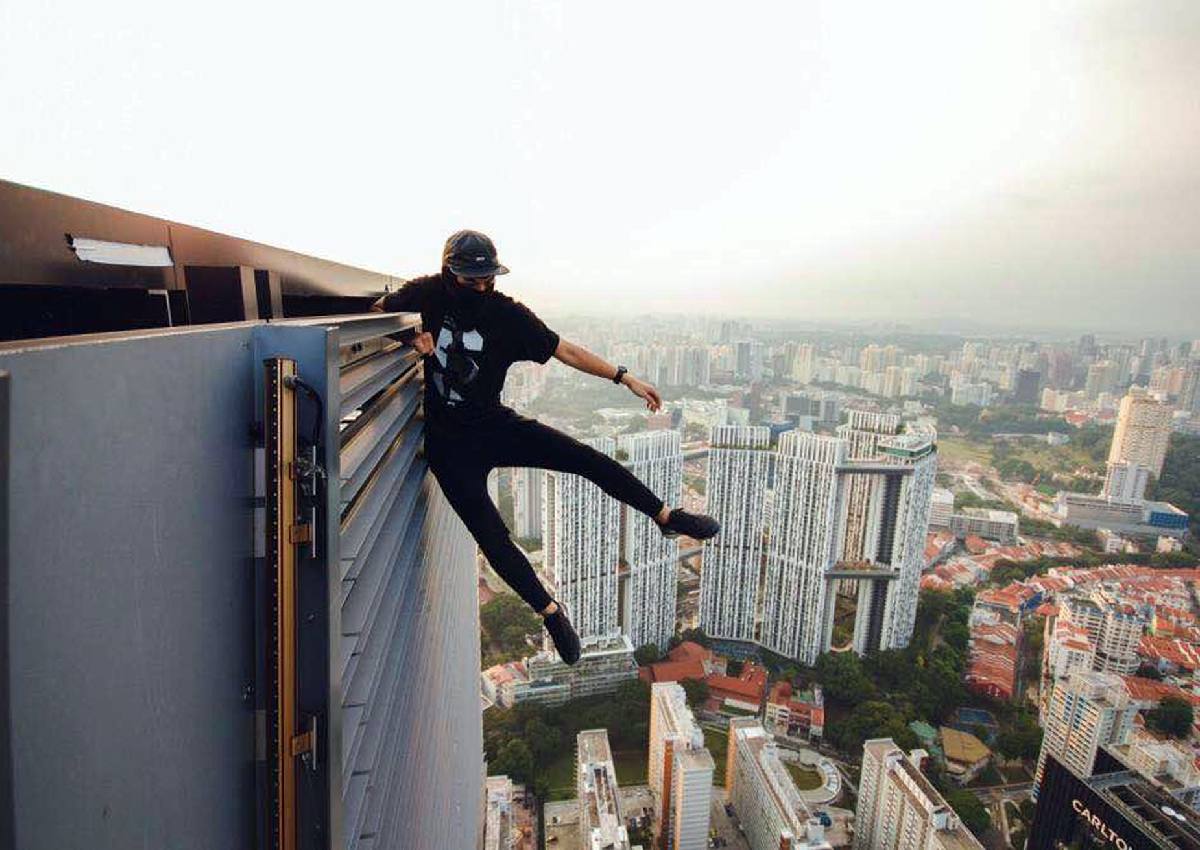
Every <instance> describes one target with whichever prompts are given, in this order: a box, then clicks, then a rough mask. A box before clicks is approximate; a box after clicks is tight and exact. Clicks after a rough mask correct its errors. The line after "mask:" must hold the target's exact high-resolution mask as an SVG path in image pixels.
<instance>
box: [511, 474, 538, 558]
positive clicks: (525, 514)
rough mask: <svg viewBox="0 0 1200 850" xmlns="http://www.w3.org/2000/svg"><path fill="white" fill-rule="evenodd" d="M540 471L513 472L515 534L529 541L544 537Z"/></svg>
mask: <svg viewBox="0 0 1200 850" xmlns="http://www.w3.org/2000/svg"><path fill="white" fill-rule="evenodd" d="M544 478H545V473H544V472H543V471H542V470H540V469H529V468H527V467H518V468H516V469H514V470H512V499H513V534H515V535H516V536H517V537H523V538H525V539H527V540H529V539H536V538H540V537H541V536H542V484H543V483H544Z"/></svg>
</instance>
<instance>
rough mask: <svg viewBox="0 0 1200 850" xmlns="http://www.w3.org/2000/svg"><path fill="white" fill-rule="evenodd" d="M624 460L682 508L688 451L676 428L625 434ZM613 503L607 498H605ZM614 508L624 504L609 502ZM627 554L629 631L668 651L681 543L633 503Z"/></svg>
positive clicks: (639, 641)
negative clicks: (681, 444) (635, 507)
mask: <svg viewBox="0 0 1200 850" xmlns="http://www.w3.org/2000/svg"><path fill="white" fill-rule="evenodd" d="M618 457H621V458H622V459H623V460H624V462H625V464H626V465H627V466H628V467H629V469H630V470H631V471H632V472H633V474H634V475H636V476H637V477H638V478H640V479H641V480H642V481H643V482H645V484H646V486H647V487H649V488H650V489H651V490H653V491H654V492H655V493H656V494H657V495H658V496H659V497H660V498H662V499H663V500H664V501H666V503H667V504H668V505H678V504H679V500H680V497H681V493H682V489H683V453H682V451H681V449H680V438H679V432H678V431H674V430H664V431H648V432H645V433H641V434H623V435H621V437H620V438H619V440H618ZM605 498H606V499H607V497H605ZM607 500H608V501H609V502H611V503H612V504H613V505H614V506H618V505H619V503H618V502H616V501H614V500H613V499H607ZM620 510H622V511H624V522H623V523H622V527H623V532H622V540H621V544H622V545H621V552H622V554H623V556H624V557H623V559H624V562H625V565H626V567H627V568H628V570H629V577H628V580H627V582H626V586H625V590H624V592H625V600H624V613H625V616H624V618H623V623H622V625H623V630H624V631H625V632H626V633H627V634H628V635H629V640H630V642H632V643H633V645H634V647H639V646H643V645H645V644H647V643H653V644H655V645H657V646H658V647H659V649H666V647H667V642H668V641H669V640H670V639H671V635H673V634H675V598H676V565H677V562H678V560H679V544H678V541H676V540H675V539H673V538H668V537H663V535H662V532H661V531H660V530H659V528H658V524H657V523H655V522H654V520H653V519H651V518H650V517H648V516H645V515H643V514H641V513H639V512H637V511H635V510H634V509H632V508H630V507H629V506H627V505H620Z"/></svg>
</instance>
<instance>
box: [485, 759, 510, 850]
mask: <svg viewBox="0 0 1200 850" xmlns="http://www.w3.org/2000/svg"><path fill="white" fill-rule="evenodd" d="M484 793H485V795H486V802H485V806H486V809H485V813H484V828H483V850H513V826H514V823H515V820H514V817H513V784H512V780H511V779H509V778H508V777H507V776H489V777H488V778H487V783H486V786H485V789H484Z"/></svg>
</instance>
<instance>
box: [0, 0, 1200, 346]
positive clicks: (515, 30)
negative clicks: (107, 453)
mask: <svg viewBox="0 0 1200 850" xmlns="http://www.w3.org/2000/svg"><path fill="white" fill-rule="evenodd" d="M0 177H2V178H4V179H9V180H14V181H17V182H20V183H26V184H30V185H34V186H38V187H41V188H45V189H51V190H54V191H58V192H63V193H65V194H70V195H75V196H79V197H84V198H88V199H91V200H96V201H101V202H104V203H108V204H112V205H115V206H119V207H125V208H128V209H133V210H137V211H139V212H145V213H150V214H153V215H156V216H161V217H164V218H170V219H174V220H178V221H183V222H186V223H188V224H195V225H199V226H202V227H208V228H211V229H214V230H218V231H221V232H225V233H231V234H234V235H237V236H241V237H244V238H249V239H255V240H258V241H261V242H266V243H269V244H272V245H279V246H281V247H286V248H291V249H293V250H297V251H301V252H303V253H307V254H315V255H318V256H323V257H327V258H329V259H333V260H337V261H340V262H345V263H350V264H353V265H359V266H363V267H366V268H370V269H373V270H376V271H381V272H387V273H392V274H398V275H401V276H405V277H408V276H414V275H417V274H423V273H427V272H430V271H435V270H436V268H437V266H438V264H439V259H440V251H441V245H442V243H443V241H444V240H445V238H446V236H447V235H448V234H449V233H451V232H452V231H454V230H457V229H459V228H463V227H470V228H475V229H479V230H483V231H485V232H487V233H488V234H490V235H491V236H492V237H493V238H494V239H495V241H496V243H497V246H498V249H499V252H500V258H501V260H502V261H503V262H505V263H506V264H507V265H508V266H509V267H510V268H511V269H512V273H511V274H510V275H508V276H507V277H505V278H501V279H500V280H499V281H498V286H499V288H500V289H502V290H503V291H507V292H509V293H510V294H513V295H514V296H515V297H518V298H520V299H521V300H523V301H525V302H526V303H527V304H529V305H530V306H532V307H534V308H535V309H536V310H538V311H539V312H543V311H544V312H546V313H555V312H564V311H575V312H595V313H613V312H628V313H639V314H640V313H647V312H658V311H679V312H704V313H712V314H717V313H720V314H728V315H742V316H763V317H774V318H785V319H798V320H815V321H822V320H830V321H848V320H849V321H858V320H861V321H899V322H910V323H912V322H915V323H918V324H922V323H924V324H928V325H929V326H930V327H937V326H940V325H942V324H945V323H956V324H957V326H959V327H961V326H962V325H963V324H964V323H965V324H968V325H969V324H970V323H971V322H976V321H978V322H980V323H983V322H986V323H988V324H989V325H992V326H995V325H998V324H999V325H1005V324H1011V325H1012V326H1014V327H1022V326H1030V327H1038V328H1054V327H1061V328H1064V329H1068V328H1069V329H1092V330H1097V331H1113V332H1128V333H1134V334H1136V333H1155V334H1165V335H1170V336H1172V337H1178V338H1188V337H1197V336H1200V3H1197V2H1195V0H1153V2H1137V1H1136V0H1129V2H1109V0H1079V2H1046V0H1034V1H1033V2H1025V0H1005V2H994V3H962V2H947V3H903V4H898V3H890V2H889V3H847V2H827V3H826V2H805V0H792V2H784V3H773V2H761V3H742V4H732V3H728V2H724V3H705V2H696V1H695V0H693V2H674V0H653V1H652V2H647V0H641V2H624V0H612V1H611V2H605V3H587V2H579V0H576V2H573V3H566V2H563V3H553V2H513V1H512V0H509V2H503V1H502V2H491V3H484V2H477V3H465V2H439V3H412V2H392V3H387V4H382V3H381V4H365V3H339V4H333V3H320V4H305V3H299V2H288V3H269V2H245V1H244V0H243V2H239V3H230V2H225V0H213V1H212V2H205V3H191V4H186V5H184V4H162V3H150V2H143V3H138V2H128V0H111V2H105V3H95V2H88V3H74V2H58V3H53V4H47V3H34V2H28V0H2V2H0ZM0 238H2V237H0Z"/></svg>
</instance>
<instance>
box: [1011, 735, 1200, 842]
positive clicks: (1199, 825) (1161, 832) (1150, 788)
mask: <svg viewBox="0 0 1200 850" xmlns="http://www.w3.org/2000/svg"><path fill="white" fill-rule="evenodd" d="M1131 767H1133V768H1134V769H1133V770H1131V769H1130V768H1131ZM1037 799H1038V806H1037V811H1036V813H1035V814H1034V818H1033V823H1032V824H1031V825H1030V829H1029V841H1028V843H1027V844H1026V845H1025V846H1026V848H1027V850H1059V848H1063V847H1071V848H1075V847H1081V848H1083V847H1086V848H1117V850H1120V848H1139V850H1140V848H1143V847H1145V848H1178V850H1200V816H1197V814H1196V812H1194V811H1192V810H1191V809H1188V808H1187V807H1186V806H1184V805H1183V804H1181V803H1180V802H1179V801H1178V800H1177V799H1176V798H1175V797H1174V796H1172V795H1171V794H1170V793H1168V791H1167V789H1166V788H1165V787H1163V786H1160V785H1159V784H1158V783H1157V782H1155V781H1153V780H1151V779H1148V778H1146V777H1145V776H1144V775H1142V774H1141V773H1139V771H1138V769H1137V768H1136V766H1135V765H1133V764H1130V763H1127V762H1126V761H1124V760H1123V759H1122V757H1121V756H1119V755H1117V754H1116V753H1114V752H1111V751H1109V750H1108V749H1106V748H1103V747H1102V748H1100V749H1099V751H1098V752H1097V753H1096V760H1095V765H1094V766H1093V767H1091V768H1089V769H1088V770H1087V771H1076V770H1074V769H1072V768H1069V767H1067V766H1066V765H1064V764H1063V763H1062V762H1061V761H1060V760H1059V759H1057V758H1055V757H1054V756H1053V755H1049V756H1047V757H1046V764H1045V769H1044V770H1043V771H1042V780H1041V783H1040V784H1039V786H1038V788H1037Z"/></svg>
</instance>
